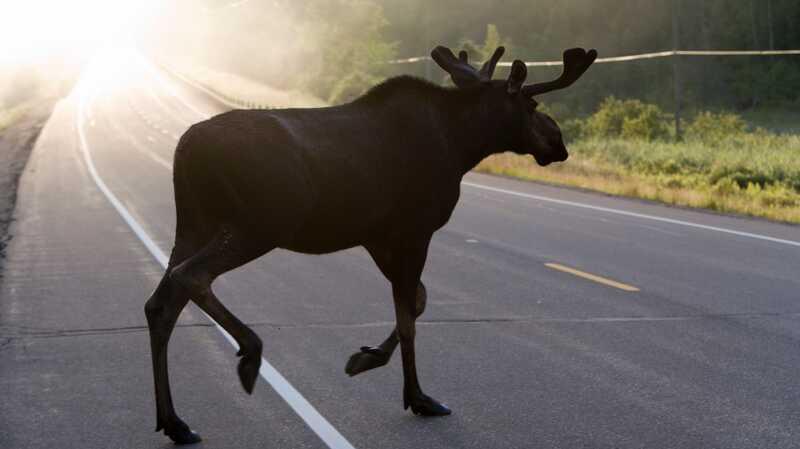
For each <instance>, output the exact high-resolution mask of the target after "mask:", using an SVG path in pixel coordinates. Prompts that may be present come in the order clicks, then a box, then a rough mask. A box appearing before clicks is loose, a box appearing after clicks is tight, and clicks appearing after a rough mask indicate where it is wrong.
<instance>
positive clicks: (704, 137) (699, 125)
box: [685, 111, 747, 145]
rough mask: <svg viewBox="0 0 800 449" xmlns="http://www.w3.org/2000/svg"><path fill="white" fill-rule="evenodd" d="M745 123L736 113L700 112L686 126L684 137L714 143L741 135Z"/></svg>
mask: <svg viewBox="0 0 800 449" xmlns="http://www.w3.org/2000/svg"><path fill="white" fill-rule="evenodd" d="M746 128H747V124H746V123H745V121H744V120H743V119H742V117H740V116H739V115H737V114H732V113H728V112H720V113H714V112H709V111H705V112H701V113H699V114H697V115H696V116H695V118H694V120H692V122H691V123H689V126H687V127H686V134H685V137H686V138H687V139H690V140H697V141H700V142H703V143H705V144H707V145H714V144H718V143H720V142H723V141H726V140H727V139H729V138H730V137H739V136H741V135H742V134H743V133H744V132H745V131H746Z"/></svg>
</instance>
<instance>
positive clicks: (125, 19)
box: [0, 0, 158, 64]
mask: <svg viewBox="0 0 800 449" xmlns="http://www.w3.org/2000/svg"><path fill="white" fill-rule="evenodd" d="M157 3H158V1H157V0H125V1H123V0H117V1H115V0H74V1H66V0H21V1H19V0H18V1H3V2H2V5H3V6H2V7H0V63H5V64H8V63H24V62H31V61H37V60H40V59H43V58H50V57H60V56H67V57H69V56H87V55H89V54H91V53H92V52H93V51H95V50H97V49H99V48H100V47H103V46H106V45H109V44H113V43H114V42H116V41H119V40H120V39H122V38H124V37H126V36H127V35H129V33H131V32H133V31H135V30H136V27H137V26H140V25H141V23H142V21H143V20H145V19H146V18H147V16H148V15H149V14H151V13H152V12H153V11H154V10H155V8H156V6H157Z"/></svg>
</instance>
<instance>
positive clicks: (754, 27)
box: [750, 0, 760, 107]
mask: <svg viewBox="0 0 800 449" xmlns="http://www.w3.org/2000/svg"><path fill="white" fill-rule="evenodd" d="M750 29H751V31H752V32H753V50H760V48H759V47H760V45H759V43H758V6H757V2H756V0H750ZM750 74H751V76H752V77H753V104H752V105H751V107H756V106H757V105H758V102H759V98H758V97H759V89H758V83H759V80H758V78H759V77H758V71H757V69H756V68H755V66H753V65H751V66H750Z"/></svg>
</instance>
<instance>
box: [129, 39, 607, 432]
mask: <svg viewBox="0 0 800 449" xmlns="http://www.w3.org/2000/svg"><path fill="white" fill-rule="evenodd" d="M503 53H504V48H503V47H499V48H497V49H496V50H495V52H494V54H493V55H492V56H491V58H490V59H489V60H488V61H486V62H485V63H484V64H483V65H482V67H481V68H480V70H477V69H476V68H474V67H473V66H472V65H470V63H469V62H468V58H467V54H466V52H464V51H462V52H460V53H459V56H458V57H456V56H455V55H454V54H453V52H452V51H451V50H450V49H448V48H446V47H442V46H439V47H436V48H435V49H434V50H433V51H432V52H431V57H432V58H433V60H434V61H435V62H436V63H437V64H438V65H439V66H440V67H441V68H442V69H444V70H445V71H446V72H448V73H449V75H450V77H451V79H452V81H453V83H454V84H455V87H451V88H448V87H440V86H438V85H435V84H432V83H429V82H427V81H424V80H421V79H417V78H413V77H409V76H399V77H395V78H391V79H388V80H386V81H384V82H383V83H381V84H379V85H377V86H375V87H373V88H372V89H371V90H369V91H368V92H367V93H365V94H364V95H363V96H361V97H359V98H357V99H356V100H354V101H352V102H350V103H347V104H344V105H340V106H333V107H324V108H313V109H282V110H232V111H228V112H225V113H222V114H220V115H217V116H215V117H212V118H210V119H208V120H205V121H203V122H200V123H197V124H194V125H192V126H191V127H190V128H189V129H188V130H187V131H186V132H185V133H184V134H183V136H182V137H181V138H180V140H179V142H178V144H177V147H176V150H175V160H174V170H173V183H174V191H175V207H176V213H177V225H176V233H175V243H174V247H173V249H172V252H171V254H170V258H169V263H168V266H167V269H166V272H165V273H164V276H163V278H162V279H161V281H160V282H159V284H158V286H157V287H156V289H155V291H154V292H153V293H152V295H151V296H150V298H149V299H148V300H147V303H146V305H145V308H144V311H145V315H146V317H147V322H148V327H149V332H150V343H151V351H152V358H153V374H154V378H155V397H156V410H157V425H156V431H159V430H163V431H164V433H165V434H166V435H167V436H168V437H170V438H171V439H172V440H173V441H174V442H175V443H178V444H188V443H194V442H198V441H200V440H201V438H200V436H199V435H198V434H197V433H195V432H194V431H192V430H191V429H190V428H189V426H188V425H186V423H184V422H183V421H182V420H181V419H180V418H179V417H178V415H177V414H176V412H175V409H174V406H173V403H172V397H171V394H170V386H169V379H168V374H167V344H168V341H169V338H170V335H171V333H172V331H173V328H174V326H175V322H176V320H177V318H178V315H179V314H180V312H181V310H182V309H183V308H184V306H185V305H186V304H187V303H188V301H189V300H192V301H194V302H195V303H196V304H197V305H198V306H199V307H200V308H201V309H202V310H203V311H205V312H206V313H207V314H208V315H209V316H210V317H211V318H212V319H213V320H215V321H216V322H217V323H218V324H219V325H220V326H222V327H223V328H224V329H225V330H226V331H227V332H228V333H229V334H230V335H231V336H232V337H233V338H234V339H235V341H236V342H237V343H238V345H239V351H238V354H237V356H239V357H241V359H240V360H239V364H238V368H237V370H238V375H239V379H240V381H241V384H242V387H243V388H244V390H245V391H246V392H248V393H251V392H252V391H253V387H254V384H255V381H256V376H257V375H258V372H259V367H260V364H261V352H262V343H261V340H260V338H259V337H258V336H257V335H256V334H255V332H253V331H252V330H251V329H250V328H249V327H248V326H246V325H245V324H244V323H243V322H242V321H240V320H239V319H238V318H237V317H236V316H234V315H233V313H231V312H230V311H229V310H228V309H227V308H225V306H224V305H223V304H222V303H221V302H220V300H219V299H218V298H217V297H216V296H215V294H214V292H213V291H212V289H211V284H212V282H213V281H214V279H216V278H217V277H218V276H220V275H221V274H223V273H225V272H227V271H230V270H233V269H235V268H237V267H239V266H242V265H244V264H245V263H248V262H250V261H252V260H254V259H256V258H258V257H260V256H262V255H264V254H266V253H267V252H269V251H271V250H273V249H275V248H284V249H288V250H291V251H296V252H300V253H306V254H324V253H331V252H334V251H339V250H343V249H346V248H351V247H355V246H363V247H364V248H365V249H366V250H367V252H368V253H369V254H370V256H371V257H372V259H373V260H374V262H375V264H376V265H377V266H378V269H379V270H380V271H381V273H382V274H383V275H384V276H385V277H386V279H388V281H389V283H390V284H391V289H392V296H393V299H394V308H395V316H396V323H395V328H394V330H393V331H392V333H391V334H390V335H389V336H388V338H386V340H385V341H384V342H383V343H381V344H380V345H378V346H375V347H369V346H365V347H362V348H361V349H360V351H358V352H356V353H355V354H353V355H352V356H351V357H350V359H349V360H348V362H347V364H346V367H345V371H346V373H347V374H349V375H350V376H355V375H357V374H359V373H362V372H364V371H367V370H370V369H373V368H377V367H380V366H383V365H385V364H386V363H388V361H389V359H390V357H391V356H392V353H393V352H394V350H395V348H396V347H397V345H398V344H399V345H400V352H401V356H402V361H403V378H404V385H403V406H404V408H405V409H408V408H409V407H411V411H412V412H413V413H414V414H417V415H425V416H441V415H448V414H450V410H449V409H448V408H447V407H446V406H445V405H444V404H442V403H440V402H439V401H437V400H435V399H433V398H432V397H430V396H427V395H426V394H424V393H423V392H422V388H421V387H420V384H419V381H418V380H417V369H416V366H415V358H414V335H415V320H416V319H417V318H418V317H419V316H420V315H421V314H422V312H423V311H424V310H425V302H426V298H427V293H426V290H425V286H424V285H423V284H422V282H421V281H420V276H421V274H422V271H423V267H424V265H425V259H426V256H427V252H428V245H429V243H430V241H431V237H432V235H433V234H434V232H436V231H437V230H438V229H439V228H441V227H442V226H444V225H445V223H447V221H448V220H449V218H450V215H451V214H452V212H453V209H454V208H455V206H456V203H457V202H458V198H459V194H460V183H461V180H462V177H463V176H464V175H465V174H466V173H467V172H468V171H470V170H471V169H472V168H473V167H474V166H475V165H477V164H478V163H479V162H480V161H481V160H482V159H484V158H485V157H487V156H489V155H491V154H493V153H500V152H504V151H512V152H515V153H518V154H523V155H532V156H533V158H534V159H535V160H536V162H537V163H538V164H539V165H541V166H546V165H548V164H550V163H552V162H555V161H564V160H566V159H567V156H568V154H567V150H566V147H565V146H564V142H563V140H562V136H561V131H560V130H559V127H558V125H557V124H556V122H555V121H554V120H553V119H552V118H550V117H549V116H547V115H546V114H544V113H542V112H539V111H537V110H536V107H537V102H536V100H534V97H535V96H537V95H539V94H543V93H546V92H550V91H554V90H557V89H563V88H566V87H568V86H570V85H571V84H573V83H574V82H575V81H576V80H577V79H578V78H580V77H581V75H583V73H584V72H585V71H586V70H587V69H588V68H589V66H590V65H591V64H592V63H593V62H594V60H595V58H596V57H597V52H596V51H595V50H590V51H588V52H587V51H586V50H584V49H581V48H573V49H570V50H566V51H565V52H564V54H563V63H564V68H563V72H562V73H561V75H560V76H559V77H558V78H557V79H555V80H553V81H549V82H543V83H536V84H530V85H524V82H525V78H526V76H527V68H526V66H525V63H523V62H522V61H520V60H515V61H514V62H513V64H512V66H511V70H510V74H509V76H508V78H507V79H505V80H492V74H493V73H494V70H495V66H496V65H497V63H498V61H499V60H500V58H501V57H502V55H503Z"/></svg>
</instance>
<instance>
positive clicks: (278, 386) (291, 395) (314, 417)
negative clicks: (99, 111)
mask: <svg viewBox="0 0 800 449" xmlns="http://www.w3.org/2000/svg"><path fill="white" fill-rule="evenodd" d="M85 88H86V86H85V85H84V86H80V87H79V88H78V92H79V94H80V98H79V99H78V101H79V104H78V117H77V121H78V123H77V128H78V138H79V139H78V140H79V143H80V145H79V146H80V149H81V153H82V154H83V159H84V162H85V163H86V166H87V168H88V170H89V174H90V175H91V176H92V179H93V180H94V182H95V184H97V187H98V188H99V189H100V191H101V192H103V194H104V195H105V196H106V198H107V199H108V201H109V202H110V203H111V205H112V206H114V209H116V210H117V212H118V213H119V214H120V216H121V217H122V219H123V220H125V223H127V224H128V226H130V228H131V230H132V231H133V233H134V234H136V237H138V238H139V240H141V242H142V243H143V244H144V246H145V247H146V248H147V250H148V251H150V254H152V255H153V257H154V258H155V259H156V260H157V261H158V263H159V264H161V266H162V267H164V268H166V267H167V262H168V261H169V259H168V258H167V255H166V254H165V253H164V252H163V251H161V248H159V247H158V245H156V243H155V242H154V241H153V239H152V238H150V236H149V235H148V234H147V232H146V231H145V230H144V228H143V227H142V226H141V225H140V224H139V223H138V222H137V221H136V219H135V218H133V216H132V215H131V214H130V212H128V210H127V209H126V208H125V206H124V205H123V204H122V202H121V201H120V200H119V199H117V197H116V195H114V193H113V192H112V191H111V190H110V189H109V188H108V186H107V185H106V183H105V182H103V179H102V178H101V177H100V175H99V174H98V173H97V169H96V168H95V165H94V162H93V160H92V156H91V153H90V151H89V144H88V142H87V139H86V133H85V132H84V129H83V128H84V112H85V95H86V93H85V92H84V89H85ZM206 317H207V318H208V319H209V320H210V321H211V322H212V323H214V325H215V326H216V328H217V330H219V331H220V332H221V333H222V335H224V336H225V338H226V339H227V340H228V341H229V342H230V343H231V344H232V345H233V346H234V348H236V349H237V350H238V349H239V346H238V345H237V344H236V341H235V340H234V339H233V337H231V336H230V334H228V332H226V331H225V329H223V328H222V327H221V326H220V325H219V324H217V323H216V322H215V321H214V320H212V319H211V317H209V316H208V315H206ZM259 374H260V375H261V377H262V378H264V380H266V381H267V383H269V384H270V386H272V388H273V389H274V390H275V392H276V393H278V395H280V397H281V398H283V400H284V401H286V403H287V404H288V405H289V407H291V408H292V410H294V412H295V413H297V415H298V416H300V418H302V419H303V421H305V423H306V424H307V425H308V427H310V428H311V430H313V431H314V433H316V434H317V436H318V437H319V438H320V439H321V440H322V441H323V442H324V443H325V444H326V445H327V446H328V447H329V448H331V449H354V447H353V445H352V444H350V442H349V441H347V439H345V437H344V436H342V434H341V433H339V431H338V430H336V428H335V427H333V425H331V423H329V422H328V420H326V419H325V418H324V417H323V416H322V415H321V414H320V413H319V412H318V411H317V410H316V409H315V408H314V406H313V405H311V404H310V403H309V402H308V401H307V400H306V398H304V397H303V395H301V394H300V392H299V391H297V390H296V389H295V388H294V387H293V386H292V384H290V383H289V381H287V380H286V378H285V377H283V376H282V375H281V373H279V372H278V370H276V369H275V368H274V367H273V366H272V365H271V364H270V363H269V362H267V360H266V359H264V358H263V357H262V358H261V369H260V370H259Z"/></svg>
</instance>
